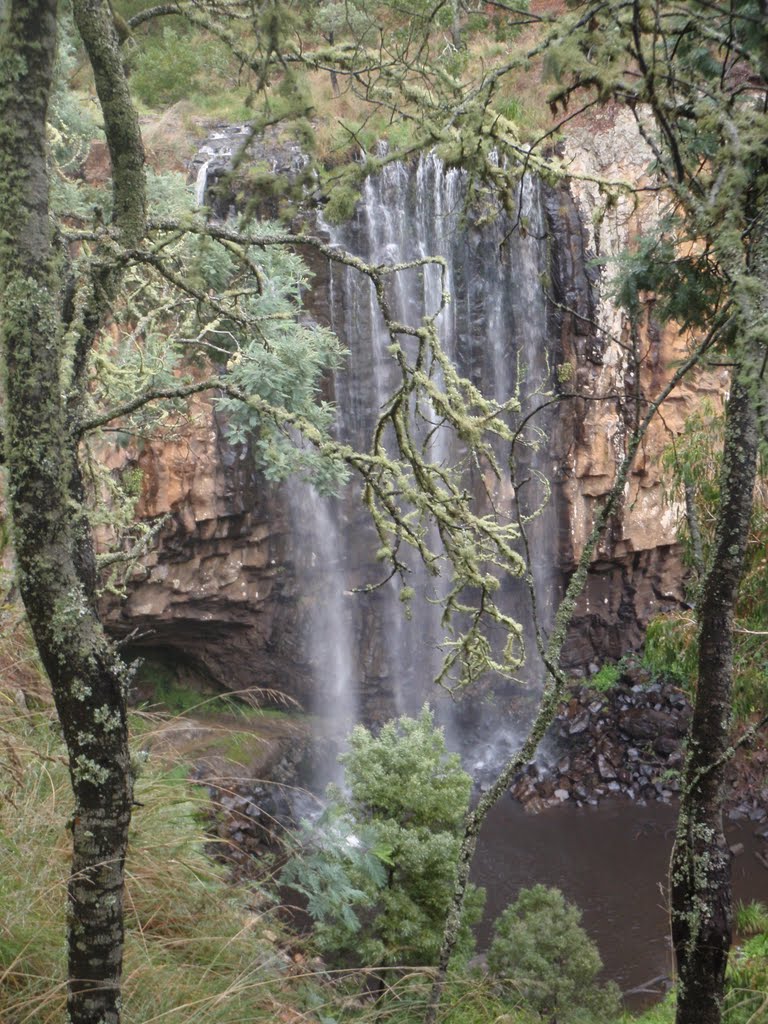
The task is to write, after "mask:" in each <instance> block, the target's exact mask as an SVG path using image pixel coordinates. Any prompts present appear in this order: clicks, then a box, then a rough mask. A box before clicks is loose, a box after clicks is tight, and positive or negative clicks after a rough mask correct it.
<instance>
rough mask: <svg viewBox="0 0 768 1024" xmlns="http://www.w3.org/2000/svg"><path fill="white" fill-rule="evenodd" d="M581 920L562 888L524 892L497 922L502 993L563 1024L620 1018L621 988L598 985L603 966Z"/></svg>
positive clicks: (491, 957) (491, 958)
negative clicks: (616, 1016) (613, 1017)
mask: <svg viewBox="0 0 768 1024" xmlns="http://www.w3.org/2000/svg"><path fill="white" fill-rule="evenodd" d="M580 921H581V911H580V910H579V909H578V908H577V907H575V906H574V905H573V904H572V903H568V902H567V900H566V899H565V897H564V896H563V894H562V893H561V892H560V890H559V889H550V888H548V887H547V886H544V885H535V886H534V887H533V888H532V889H523V890H522V892H521V893H520V895H519V896H518V898H517V900H516V901H515V902H514V903H512V904H510V906H508V907H507V909H506V910H505V911H504V912H503V913H502V914H501V916H500V917H499V918H498V920H497V921H496V924H495V925H494V938H493V941H492V943H491V947H490V949H489V950H488V969H489V971H490V973H491V976H492V977H493V978H495V979H496V982H497V984H498V987H499V989H500V991H501V992H502V994H503V995H504V996H505V997H507V998H508V999H510V1001H514V1002H515V1003H520V1002H522V1003H523V1004H525V1005H526V1006H527V1007H528V1008H530V1009H532V1010H534V1011H535V1012H537V1013H538V1014H539V1016H540V1017H541V1018H542V1019H544V1020H547V1021H550V1020H557V1022H558V1024H570V1022H574V1024H576V1022H581V1021H584V1022H587V1021H589V1022H590V1024H593V1022H598V1021H603V1020H607V1019H609V1018H610V1017H612V1016H614V1015H616V1014H617V1012H618V1006H619V990H618V988H617V987H616V985H614V984H613V983H610V984H608V985H606V986H602V987H601V986H598V985H596V984H595V979H596V977H597V975H598V973H599V972H600V970H601V969H602V966H603V965H602V962H601V960H600V954H599V953H598V951H597V947H596V945H595V944H594V942H592V940H591V939H590V938H589V936H588V935H587V933H586V932H585V931H584V929H583V928H582V927H581V924H580Z"/></svg>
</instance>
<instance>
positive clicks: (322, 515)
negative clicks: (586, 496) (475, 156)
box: [289, 154, 557, 760]
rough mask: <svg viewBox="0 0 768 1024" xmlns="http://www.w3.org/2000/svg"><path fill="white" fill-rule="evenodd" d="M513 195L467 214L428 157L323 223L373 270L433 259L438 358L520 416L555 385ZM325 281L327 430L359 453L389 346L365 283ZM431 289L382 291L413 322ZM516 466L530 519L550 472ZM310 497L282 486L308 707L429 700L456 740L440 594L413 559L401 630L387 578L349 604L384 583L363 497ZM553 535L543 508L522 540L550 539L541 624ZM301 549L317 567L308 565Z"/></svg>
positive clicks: (457, 184)
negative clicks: (341, 349)
mask: <svg viewBox="0 0 768 1024" xmlns="http://www.w3.org/2000/svg"><path fill="white" fill-rule="evenodd" d="M518 191H519V194H518V220H517V223H515V222H513V221H512V219H511V218H510V217H509V216H508V215H507V214H504V213H501V212H500V210H499V209H498V207H497V206H494V205H493V201H492V200H490V199H489V200H488V208H487V209H484V210H480V211H478V210H476V209H474V208H465V206H466V205H467V204H466V196H467V178H466V175H465V174H464V173H463V172H461V171H459V170H457V169H455V168H447V167H445V166H444V164H443V163H442V162H441V160H440V159H439V157H437V156H436V155H435V154H428V155H426V156H424V157H422V158H421V159H420V160H419V162H418V164H417V165H416V166H415V167H408V166H405V165H403V164H400V163H392V164H388V165H387V166H386V167H385V168H384V169H383V170H382V171H381V172H380V173H379V174H378V175H376V176H372V177H370V178H368V179H367V180H366V182H365V184H364V186H363V189H362V196H361V200H360V202H359V204H358V207H357V210H356V213H355V215H354V217H353V219H352V220H351V221H350V222H349V223H348V224H345V225H343V226H341V227H330V226H328V225H324V227H325V230H326V231H327V233H328V235H329V237H330V241H331V243H332V244H335V245H338V246H339V247H340V248H341V249H344V250H346V251H349V252H351V253H353V254H355V255H357V256H360V257H361V258H362V259H364V260H366V261H368V262H371V263H381V262H390V263H401V262H405V261H408V260H412V259H417V258H419V257H424V256H442V257H443V258H444V259H445V261H446V268H447V269H446V281H445V285H446V287H447V290H448V291H449V292H450V294H451V296H452V301H451V302H450V303H449V304H448V305H447V306H446V308H444V309H443V310H442V312H441V313H440V315H439V317H438V321H437V323H438V328H439V333H440V337H441V342H442V345H443V348H444V350H445V351H446V352H447V353H448V355H449V356H450V358H451V359H452V360H453V361H454V362H455V363H456V365H457V367H458V369H459V370H460V372H461V373H462V374H463V375H464V376H466V377H468V378H470V379H471V380H472V382H473V383H474V384H476V385H477V386H478V387H480V389H481V390H482V391H483V392H484V393H485V394H486V395H487V396H489V397H492V398H495V399H497V400H498V401H506V400H507V399H508V398H509V397H510V396H511V395H512V394H514V393H515V389H516V388H518V387H519V388H520V389H521V390H522V392H523V395H524V396H525V401H526V403H527V404H525V405H524V408H525V409H526V410H527V409H528V408H530V407H531V402H534V403H536V402H537V401H538V400H537V399H536V397H535V392H536V390H537V388H538V389H541V388H546V387H547V386H548V384H549V380H550V377H551V367H550V366H549V365H548V359H547V352H548V350H549V349H550V348H551V345H550V344H549V342H548V300H547V296H546V293H545V288H544V284H543V279H544V276H545V274H546V272H547V269H548V268H547V259H548V256H547V239H546V225H545V217H544V213H543V204H542V194H541V191H542V186H541V185H540V184H539V183H538V182H536V181H535V180H534V179H532V178H530V177H525V178H523V180H522V183H521V184H520V186H519V190H518ZM329 275H330V282H329V306H330V319H331V326H332V328H333V330H334V331H335V332H336V333H337V334H338V335H339V337H340V338H341V340H342V342H343V343H344V345H345V346H346V347H347V348H348V350H349V357H348V360H347V363H346V367H345V368H344V369H343V370H342V371H339V372H338V373H337V374H336V375H335V377H334V380H333V392H334V397H335V401H336V404H337V409H338V417H337V423H338V435H339V437H340V438H341V439H343V440H344V441H347V442H349V443H351V444H353V445H355V446H358V447H363V448H365V447H367V446H368V445H369V443H370V436H371V429H372V427H373V425H374V423H375V420H376V417H377V415H378V412H379V410H380V409H381V407H382V405H383V403H384V401H385V400H386V398H387V397H388V395H389V394H390V392H391V389H392V387H393V384H394V382H395V372H396V370H395V367H394V365H393V361H392V360H391V357H390V356H389V355H388V353H387V346H388V345H389V343H390V338H389V336H388V334H387V331H386V328H385V325H384V322H383V319H382V316H381V313H380V311H379V308H378V304H377V301H376V297H375V294H374V291H373V288H372V286H371V283H370V281H369V280H368V279H367V278H365V277H364V276H363V275H360V274H358V273H356V272H355V271H354V270H350V269H349V268H346V267H343V266H340V265H338V264H335V263H332V264H331V266H330V267H329ZM442 284H443V282H442V280H441V277H440V270H439V268H438V267H436V266H427V267H425V268H420V269H418V270H409V271H406V272H403V273H400V274H398V275H396V277H395V278H394V280H393V282H392V286H391V287H392V290H391V293H390V300H391V302H392V305H393V310H394V315H395V316H396V317H397V318H398V319H400V320H402V321H404V322H408V323H411V324H414V325H418V324H419V322H420V321H421V318H422V317H423V316H424V315H425V314H434V313H435V312H436V311H437V310H438V309H439V307H440V302H441V294H442ZM540 426H541V425H540ZM543 426H544V429H545V430H546V429H547V425H546V424H544V425H543ZM534 430H535V421H534ZM528 433H529V436H531V437H532V436H533V434H532V433H531V431H530V430H529V431H528ZM454 446H455V442H454V441H453V439H452V438H451V437H450V435H449V434H448V432H447V431H441V430H437V431H436V432H435V434H434V436H433V438H432V441H431V449H430V454H431V457H432V458H433V460H435V461H440V462H442V461H451V460H456V459H457V458H458V457H460V453H459V452H457V451H454V450H452V447H454ZM526 458H527V465H528V470H529V472H528V475H529V477H530V478H531V482H530V483H529V484H527V485H526V489H524V493H523V497H522V502H523V504H524V505H525V506H526V507H527V508H531V507H535V506H536V505H537V504H538V503H539V501H540V500H541V497H542V494H543V488H541V487H540V486H538V485H537V484H536V480H537V476H536V474H537V473H544V474H545V475H549V474H550V473H551V469H552V466H551V465H549V464H548V462H551V456H548V455H547V452H546V450H545V449H543V448H542V449H541V450H540V451H538V452H536V451H530V450H529V452H528V455H527V457H526ZM530 471H533V472H530ZM492 487H493V490H492V494H491V496H490V497H491V499H492V501H493V503H494V505H495V506H496V507H498V508H499V509H500V510H501V512H502V514H509V513H510V511H511V502H512V495H511V486H510V482H509V481H508V480H501V481H493V482H492ZM310 490H311V489H309V488H307V487H306V486H303V485H299V486H295V485H293V486H292V487H290V488H289V500H290V502H291V505H292V508H293V509H294V512H293V516H294V522H295V521H296V517H297V515H298V516H299V518H300V521H301V524H302V525H301V531H300V534H299V537H298V538H297V541H298V543H299V545H300V546H301V547H302V548H303V549H304V554H303V556H302V557H301V559H300V560H298V561H297V566H299V564H300V565H303V566H304V567H305V568H304V569H303V570H300V571H302V572H303V573H307V580H305V579H304V577H303V576H302V579H301V582H300V589H301V590H303V589H304V583H305V582H308V580H309V579H310V578H311V580H312V585H311V588H310V589H311V590H312V591H313V593H314V597H313V598H312V600H311V601H310V607H309V608H308V609H307V613H308V619H307V622H306V629H305V631H304V632H305V636H306V640H305V656H306V657H307V659H308V661H309V663H310V666H311V671H312V674H313V678H314V688H313V692H314V693H315V695H316V696H315V702H314V708H313V710H314V711H315V712H316V713H317V714H322V713H324V712H325V713H326V714H327V712H328V710H329V709H331V712H332V716H334V717H335V719H336V723H335V724H336V727H337V734H341V733H342V732H343V731H346V730H347V728H348V726H349V724H350V723H351V722H352V721H353V720H354V719H355V717H356V716H358V715H359V716H361V717H362V719H363V720H365V721H368V722H373V723H376V722H381V721H383V720H384V719H386V718H387V717H390V716H391V715H392V714H401V713H405V712H407V713H409V714H412V713H414V712H416V711H417V710H418V708H419V707H420V706H421V704H422V703H423V702H424V700H425V699H429V700H430V702H431V703H433V704H437V705H438V716H439V719H440V720H441V721H442V722H443V724H444V725H445V726H446V731H447V734H448V736H449V740H452V742H453V745H455V746H456V745H458V743H459V737H458V731H459V727H458V726H456V725H455V723H454V715H453V706H452V704H451V702H450V701H449V700H447V699H446V698H443V699H442V700H440V699H438V698H439V693H438V692H437V691H436V688H435V687H434V686H432V680H433V678H434V677H435V675H436V674H437V671H438V669H439V666H440V664H441V659H442V655H441V652H440V650H439V646H438V645H439V642H440V640H441V639H442V637H443V633H444V631H443V629H442V627H441V625H440V621H439V620H440V608H439V603H440V599H441V597H442V596H443V595H444V588H445V583H443V582H442V581H441V580H440V579H439V578H438V579H435V578H433V577H430V576H429V575H428V573H427V572H426V571H425V570H424V568H423V566H421V565H420V564H419V563H418V562H417V561H416V559H413V560H412V570H413V573H412V576H413V578H412V579H409V581H408V582H409V585H410V586H412V587H413V589H414V590H415V592H416V596H415V598H414V601H413V604H412V609H413V614H412V618H411V620H410V621H408V620H406V618H405V616H404V614H403V606H402V604H401V602H400V600H399V587H398V586H397V585H396V584H395V582H394V581H392V582H390V583H388V584H385V585H384V586H382V587H380V588H379V589H376V590H374V591H372V592H370V593H367V594H361V593H356V592H355V591H356V589H357V588H360V587H363V586H365V585H366V584H369V583H371V582H373V581H376V580H377V579H380V578H381V575H382V568H381V566H380V565H378V566H377V563H376V562H375V559H374V552H375V550H376V548H377V547H378V544H377V541H376V538H375V535H374V532H373V530H372V528H371V527H370V524H369V523H368V522H367V514H366V513H365V512H364V511H363V510H362V509H361V508H360V503H359V488H356V487H355V486H354V485H353V486H352V487H351V489H350V494H349V495H348V496H346V497H345V498H343V499H340V500H333V501H331V500H327V499H322V498H319V497H318V496H317V495H314V493H313V494H312V496H311V497H310V496H309V491H310ZM525 490H527V492H529V493H527V495H526V493H525ZM553 530H554V526H553V519H552V513H551V512H548V513H547V514H546V515H545V516H542V517H540V518H539V519H538V520H536V521H534V522H533V523H532V524H531V527H530V531H531V533H532V535H535V537H532V539H535V540H536V541H537V542H541V541H547V542H548V543H549V548H550V550H549V555H548V557H547V556H546V555H545V556H537V558H536V560H535V562H534V565H533V575H534V579H535V581H536V585H537V590H538V594H539V606H540V608H542V610H543V619H544V624H545V625H546V623H547V621H548V620H549V618H550V616H551V609H552V603H553V602H552V596H553V595H552V590H553V586H554V582H555V580H556V578H557V573H556V565H555V561H556V558H555V556H554V554H553V553H552V551H551V548H552V538H553ZM294 543H296V542H294ZM309 551H311V552H312V553H313V554H312V556H311V557H312V558H316V559H317V560H318V561H317V562H315V563H313V565H312V566H309V567H308V568H307V558H308V555H307V552H309ZM508 590H509V595H510V596H509V601H510V602H511V607H512V609H513V610H514V612H515V615H516V617H518V618H519V619H521V620H522V621H523V622H524V624H525V627H526V632H527V634H528V636H529V648H530V649H531V650H533V649H534V645H533V643H532V641H531V640H530V634H531V622H530V613H529V611H528V610H527V605H526V594H525V591H524V588H523V587H522V585H521V584H520V583H519V581H518V582H517V583H516V584H513V585H510V586H509V587H508ZM526 672H527V673H528V675H529V676H530V678H531V679H534V678H538V677H539V676H540V666H539V665H538V664H537V661H536V658H535V657H533V658H532V659H531V661H530V662H529V664H528V666H527V668H526ZM452 734H453V735H452ZM481 760H482V757H481Z"/></svg>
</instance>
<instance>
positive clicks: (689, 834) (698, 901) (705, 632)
mask: <svg viewBox="0 0 768 1024" xmlns="http://www.w3.org/2000/svg"><path fill="white" fill-rule="evenodd" d="M757 437H758V430H757V416H756V413H755V409H754V405H753V403H752V401H751V398H750V395H749V392H748V389H747V387H746V386H745V385H744V383H743V382H742V381H741V380H740V379H739V378H737V379H736V381H735V383H734V385H733V390H732V393H731V398H730V401H729V403H728V408H727V411H726V438H725V450H724V452H723V469H722V476H721V498H720V509H719V514H718V519H719V522H718V530H717V539H716V544H715V555H714V558H713V560H712V565H711V566H710V568H709V570H708V572H707V575H706V577H705V579H704V583H703V586H702V591H701V598H700V601H699V609H698V617H699V622H700V634H699V672H698V684H697V689H696V700H695V705H694V713H693V721H692V723H691V731H690V736H689V746H688V757H687V760H686V765H685V775H684V784H683V795H682V801H681V805H680V815H679V819H678V828H677V835H676V838H675V848H674V851H673V855H672V868H671V883H670V884H671V897H672V941H673V944H674V949H675V957H676V960H677V970H678V995H677V1018H676V1020H677V1024H719V1022H720V1019H721V1014H722V1000H723V991H724V985H725V968H726V964H727V961H728V950H729V949H730V945H731V927H732V911H731V878H730V853H729V850H728V846H727V844H726V841H725V836H724V834H723V814H722V788H723V781H724V772H725V765H726V762H727V759H728V755H729V744H730V736H729V726H730V718H731V682H732V674H733V616H734V609H735V605H736V598H737V594H738V587H739V581H740V578H741V573H742V567H743V562H744V552H745V548H746V543H747V535H748V530H749V521H750V516H751V512H752V496H753V492H754V485H755V472H756V465H757Z"/></svg>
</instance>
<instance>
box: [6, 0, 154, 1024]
mask: <svg viewBox="0 0 768 1024" xmlns="http://www.w3.org/2000/svg"><path fill="white" fill-rule="evenodd" d="M76 6H79V7H90V8H93V9H94V11H95V8H96V7H98V8H99V9H100V15H99V16H102V15H103V14H104V12H105V11H106V10H107V5H106V3H104V4H98V5H96V4H93V3H91V4H89V5H88V4H79V5H76ZM94 11H91V13H94ZM87 13H88V12H87V11H86V14H87ZM96 13H99V12H96ZM3 14H4V17H3V19H2V21H0V209H2V211H3V222H2V231H1V232H0V302H1V303H2V325H1V326H0V352H1V354H2V363H3V373H4V378H5V389H6V404H5V414H6V424H5V455H6V463H7V466H8V471H9V497H10V505H11V513H12V521H13V529H14V543H15V550H16V559H17V572H18V580H19V588H20V591H21V595H22V598H23V601H24V605H25V608H26V611H27V616H28V618H29V622H30V625H31V628H32V631H33V634H34V637H35V641H36V644H37V647H38V650H39V652H40V656H41V658H42V661H43V664H44V666H45V669H46V671H47V673H48V676H49V678H50V681H51V687H52V690H53V696H54V700H55V703H56V708H57V711H58V714H59V718H60V721H61V725H62V729H63V733H64V738H65V741H66V744H67V749H68V753H69V768H70V776H71V781H72V788H73V791H74V797H75V807H74V816H73V821H72V831H73V861H72V873H71V876H70V879H69V883H68V942H69V987H68V1015H69V1017H68V1019H69V1021H70V1022H71V1024H118V1022H119V1019H120V977H121V969H122V953H123V878H124V859H125V851H126V845H127V839H128V826H129V822H130V816H131V806H132V777H131V768H130V759H129V752H128V735H127V722H126V704H125V683H126V678H125V668H124V666H123V665H122V663H121V661H120V659H119V657H118V656H117V655H116V652H115V651H114V649H113V648H112V646H111V645H110V643H109V642H108V640H107V638H106V637H105V635H104V632H103V630H102V628H101V624H100V622H99V619H98V616H97V614H96V608H95V600H94V594H93V574H92V571H91V567H92V564H93V557H92V555H93V552H92V546H91V539H90V535H89V531H88V527H87V523H86V521H85V514H84V510H83V508H82V506H81V505H80V504H79V503H78V502H76V501H73V495H77V494H78V493H79V479H80V478H79V466H78V453H77V440H76V438H77V434H78V429H77V423H76V422H74V413H75V411H76V410H77V409H78V408H79V404H80V403H79V402H78V401H77V400H75V401H74V402H72V401H71V399H72V395H71V394H70V395H69V396H66V395H64V394H63V390H64V386H65V385H64V383H63V382H64V381H65V380H66V381H67V382H68V383H69V384H70V386H71V382H72V381H73V380H74V381H75V382H77V378H78V374H77V373H76V372H75V373H73V372H72V365H71V363H70V364H67V365H66V370H67V372H64V370H65V363H66V360H67V359H72V357H71V355H68V352H69V349H68V347H67V345H65V337H64V324H63V323H62V310H63V309H64V308H65V303H64V299H63V296H64V293H65V286H64V280H65V276H66V267H65V262H66V261H65V259H64V258H63V256H62V251H61V249H60V248H59V249H57V248H56V247H55V246H54V245H53V243H52V228H51V223H50V217H49V209H48V189H49V178H48V162H47V161H48V154H47V148H46V114H47V106H48V101H49V97H50V94H51V87H52V77H53V67H54V59H55V48H56V23H57V22H56V19H57V8H56V0H12V2H11V3H10V4H8V5H7V6H6V7H5V10H4V12H3ZM95 16H96V14H94V17H95ZM96 24H97V25H98V24H99V23H98V22H96ZM139 195H140V197H143V187H142V188H141V189H140V190H139ZM142 202H143V199H142ZM120 209H121V210H124V209H125V207H124V206H122V207H121V208H120ZM102 284H103V280H102ZM99 287H100V285H99V283H98V281H97V282H96V285H95V287H94V295H97V294H98V292H99ZM105 298H106V296H102V301H103V299H105ZM104 306H106V302H104ZM94 324H95V320H94V317H93V316H87V317H84V318H81V321H80V323H79V324H77V325H75V326H76V327H79V329H80V331H81V336H80V338H79V340H78V342H77V343H76V346H75V348H76V354H75V356H74V359H75V360H76V359H77V358H78V354H77V353H78V351H79V352H80V353H81V355H82V353H84V352H87V348H88V346H89V345H90V343H92V340H93V336H92V330H93V327H94ZM67 326H69V327H71V325H69V324H68V325H67ZM83 331H85V332H86V333H85V334H83V333H82V332H83ZM76 397H77V396H75V398H76Z"/></svg>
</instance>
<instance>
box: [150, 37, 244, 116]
mask: <svg viewBox="0 0 768 1024" xmlns="http://www.w3.org/2000/svg"><path fill="white" fill-rule="evenodd" d="M231 62H232V58H231V56H230V55H229V54H228V52H227V50H226V48H225V47H224V46H223V45H222V44H221V43H220V42H219V41H217V40H215V39H211V38H207V37H206V36H205V35H203V34H201V33H193V34H183V35H182V34H180V33H179V32H178V31H177V30H176V29H175V28H169V27H167V26H166V27H164V28H163V29H162V32H161V33H160V34H159V35H157V36H150V37H148V38H147V39H145V40H144V41H143V44H142V46H141V47H140V48H137V49H136V50H135V51H134V56H133V59H132V73H131V87H132V89H133V91H134V92H135V94H136V96H138V98H139V99H140V100H141V101H142V103H145V104H146V105H147V106H148V107H161V106H164V105H168V104H171V103H177V102H178V101H179V100H182V99H187V98H189V97H190V96H191V95H198V94H199V95H210V94H211V93H213V92H215V91H217V90H220V89H222V88H226V83H227V80H228V79H230V80H232V79H233V78H234V74H235V72H234V70H233V68H232V66H231Z"/></svg>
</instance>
